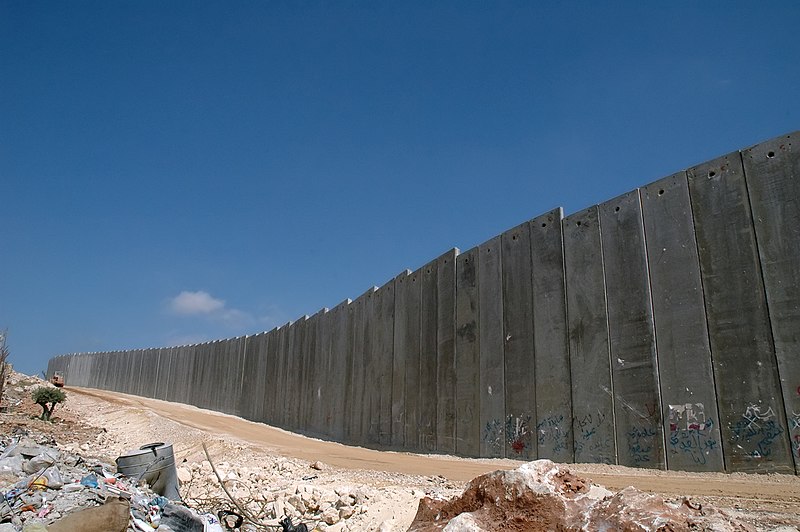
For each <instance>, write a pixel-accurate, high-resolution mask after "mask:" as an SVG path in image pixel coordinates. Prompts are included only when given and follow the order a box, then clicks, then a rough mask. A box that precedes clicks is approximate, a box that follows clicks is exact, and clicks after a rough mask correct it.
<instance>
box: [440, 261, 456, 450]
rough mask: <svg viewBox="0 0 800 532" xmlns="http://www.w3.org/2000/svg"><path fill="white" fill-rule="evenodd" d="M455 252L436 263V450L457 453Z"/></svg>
mask: <svg viewBox="0 0 800 532" xmlns="http://www.w3.org/2000/svg"><path fill="white" fill-rule="evenodd" d="M457 255H458V250H457V249H452V250H450V251H448V252H447V253H445V254H444V255H442V256H441V257H439V259H438V261H437V262H436V290H437V292H438V295H439V298H438V302H437V307H436V309H437V315H438V318H437V324H438V325H437V331H436V339H437V348H436V372H437V375H436V383H437V388H438V394H437V396H436V400H437V408H436V449H437V450H438V451H440V452H443V453H447V454H455V452H456V343H455V342H456V257H457Z"/></svg>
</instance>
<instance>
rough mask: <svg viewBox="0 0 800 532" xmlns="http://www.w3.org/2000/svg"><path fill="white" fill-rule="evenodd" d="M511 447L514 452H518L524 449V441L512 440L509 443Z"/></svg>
mask: <svg viewBox="0 0 800 532" xmlns="http://www.w3.org/2000/svg"><path fill="white" fill-rule="evenodd" d="M511 448H512V449H514V452H515V453H517V454H520V453H521V452H522V451H524V450H525V443H524V442H523V441H522V440H514V441H513V442H512V443H511Z"/></svg>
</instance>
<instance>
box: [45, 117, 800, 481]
mask: <svg viewBox="0 0 800 532" xmlns="http://www.w3.org/2000/svg"><path fill="white" fill-rule="evenodd" d="M799 151H800V134H797V133H794V134H791V135H785V136H782V137H779V138H776V139H773V140H770V141H768V142H765V143H762V144H759V145H758V146H755V147H752V148H749V149H746V150H743V151H741V152H738V151H737V152H734V153H731V154H729V155H726V156H724V157H720V158H718V159H715V160H713V161H710V162H708V163H705V164H701V165H698V166H695V167H693V168H690V169H688V170H686V171H683V172H679V173H676V174H674V175H671V176H668V177H665V178H663V179H660V180H658V181H655V182H654V183H651V184H650V185H647V186H645V187H642V188H640V189H637V190H634V191H632V192H629V193H627V194H624V195H622V196H620V197H618V198H615V199H612V200H610V201H608V202H605V203H603V204H601V205H595V206H592V207H590V208H588V209H585V210H583V211H580V212H577V213H574V214H572V215H570V216H568V217H566V218H564V216H563V213H562V211H561V209H555V210H553V211H550V212H547V213H544V214H542V215H540V216H538V217H536V218H533V219H532V220H530V221H528V222H525V223H523V224H520V225H518V226H517V227H514V228H512V229H509V230H508V231H506V232H504V233H503V234H501V235H498V236H497V237H495V238H493V239H491V240H489V241H487V242H485V243H483V244H481V245H479V246H477V247H475V248H474V249H470V250H468V251H466V252H464V253H459V252H458V250H455V249H454V250H451V251H449V252H447V253H445V254H444V255H442V256H441V257H439V258H437V259H435V260H433V261H431V262H430V263H428V264H426V265H424V266H422V267H421V268H419V269H418V270H416V271H414V272H411V271H404V272H402V273H401V274H400V275H398V276H397V277H395V278H394V279H392V280H390V281H389V282H388V283H386V284H385V285H384V286H382V287H380V288H377V287H373V288H371V289H369V290H367V291H366V292H365V293H364V294H362V295H361V296H360V297H358V298H357V299H355V300H354V301H350V300H347V301H344V302H342V303H340V304H339V305H337V306H336V307H334V308H333V309H331V310H328V309H323V310H321V311H320V312H318V313H316V314H314V315H313V316H303V317H302V318H300V319H298V320H297V321H295V322H292V323H287V324H286V325H284V326H282V327H279V328H276V329H274V330H272V331H269V332H265V333H260V334H256V335H253V336H246V337H240V338H232V339H228V340H218V341H214V342H209V343H205V344H199V345H189V346H179V347H164V348H157V349H138V350H131V351H119V352H111V353H90V354H85V353H84V354H73V355H65V356H59V357H55V358H53V359H51V361H50V364H49V367H48V373H49V374H52V372H53V371H55V370H62V371H64V372H65V373H66V382H67V386H88V387H93V388H100V389H108V390H117V391H121V392H126V393H131V394H138V395H143V396H148V397H155V398H159V399H165V400H169V401H180V402H185V403H190V404H194V405H197V406H200V407H205V408H211V409H215V410H219V411H222V412H226V413H230V414H235V415H239V416H242V417H245V418H247V419H251V420H255V421H263V422H265V423H270V424H273V425H277V426H280V427H284V428H286V429H289V430H294V431H298V432H303V433H307V434H311V435H315V436H320V437H323V438H329V439H333V440H337V441H341V442H344V443H352V444H357V445H364V446H368V447H374V448H380V449H396V450H408V451H421V452H432V453H455V454H460V455H464V456H487V457H510V458H518V459H525V460H528V459H535V458H550V459H553V460H557V461H561V462H572V461H577V462H606V463H617V464H623V465H630V466H638V467H649V468H659V469H664V468H667V469H680V470H689V471H757V472H784V473H790V472H797V471H798V469H797V468H798V465H799V464H800V414H798V413H797V412H800V273H798V272H800V268H798V266H797V265H798V264H800V229H798V227H800V154H798V152H799Z"/></svg>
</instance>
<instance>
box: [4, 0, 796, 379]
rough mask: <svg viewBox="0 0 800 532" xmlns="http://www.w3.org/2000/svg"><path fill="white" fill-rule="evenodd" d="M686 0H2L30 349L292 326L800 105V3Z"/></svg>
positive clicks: (7, 169) (784, 117)
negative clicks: (604, 1)
mask: <svg viewBox="0 0 800 532" xmlns="http://www.w3.org/2000/svg"><path fill="white" fill-rule="evenodd" d="M586 4H587V5H594V4H595V3H589V2H587V3H586ZM598 4H599V3H598ZM661 4H662V5H665V6H666V5H668V6H669V7H649V6H654V5H656V3H655V2H628V3H624V2H615V3H614V4H613V5H611V6H604V7H591V8H587V7H585V6H584V5H583V4H582V3H566V2H565V3H546V4H545V3H535V2H519V3H517V2H469V1H467V2H432V3H431V2H419V3H417V2H394V3H375V2H311V1H310V2H266V1H263V2H262V1H259V2H221V1H220V2H209V1H200V2H196V1H184V2H181V1H170V2H156V1H136V2H125V1H114V2H107V1H97V2H89V1H76V2H32V1H23V0H20V1H13V2H12V1H7V0H0V201H2V203H0V206H1V207H2V208H0V330H3V329H6V328H7V329H8V343H9V347H10V349H11V361H12V362H13V363H14V365H15V367H16V368H17V369H19V370H21V371H25V372H28V373H37V372H39V371H40V370H42V369H44V368H45V367H46V364H47V360H48V359H49V358H50V357H51V356H54V355H58V354H64V353H70V352H82V351H102V350H112V349H128V348H140V347H157V346H164V345H176V344H181V343H192V342H196V341H202V340H208V339H215V338H225V337H231V336H237V335H241V334H250V333H255V332H258V331H263V330H269V329H271V328H273V327H275V326H276V325H280V324H282V323H285V322H287V321H289V320H294V319H297V318H298V317H299V316H301V315H303V314H313V313H314V312H316V311H317V310H319V309H320V308H322V307H333V306H335V305H336V304H337V303H339V302H340V301H342V300H343V299H345V298H348V297H350V298H355V297H356V296H358V295H360V294H361V293H363V292H364V291H365V290H366V289H367V288H369V287H370V286H372V285H381V284H383V283H384V282H386V281H387V280H389V279H390V278H392V277H393V276H395V275H397V274H398V273H400V272H401V271H402V270H404V269H405V268H411V269H414V268H417V267H419V266H421V265H422V264H424V263H425V262H427V261H428V260H430V259H432V258H434V257H436V256H438V255H439V254H441V253H442V252H444V251H446V250H448V249H449V248H452V247H459V248H460V249H462V250H466V249H468V248H470V247H472V246H474V245H476V244H479V243H481V242H483V241H485V240H487V239H489V238H491V237H493V236H495V235H497V234H499V233H500V232H502V231H504V230H505V229H508V228H510V227H512V226H514V225H516V224H518V223H520V222H522V221H525V220H527V219H529V218H532V217H534V216H536V215H538V214H541V213H543V212H545V211H547V210H549V209H551V208H553V207H556V206H563V207H564V209H565V211H566V212H567V213H571V212H574V211H577V210H579V209H582V208H584V207H587V206H589V205H592V204H594V203H598V202H601V201H604V200H607V199H610V198H612V197H614V196H616V195H619V194H621V193H624V192H627V191H629V190H631V189H633V188H635V187H637V186H641V185H644V184H646V183H648V182H651V181H654V180H656V179H658V178H660V177H662V176H665V175H668V174H671V173H673V172H675V171H678V170H681V169H684V168H686V167H688V166H690V165H693V164H696V163H700V162H703V161H706V160H708V159H711V158H712V157H715V156H718V155H721V154H724V153H727V152H729V151H733V150H735V149H738V148H743V147H745V146H748V145H752V144H755V143H757V142H760V141H762V140H766V139H768V138H771V137H774V136H777V135H779V134H783V133H787V132H789V131H792V130H795V129H798V128H800V106H798V105H797V96H798V94H800V39H798V38H797V35H798V28H800V4H798V3H797V2H784V3H781V2H740V3H734V2H724V3H723V2H719V3H716V2H680V1H678V2H670V3H661Z"/></svg>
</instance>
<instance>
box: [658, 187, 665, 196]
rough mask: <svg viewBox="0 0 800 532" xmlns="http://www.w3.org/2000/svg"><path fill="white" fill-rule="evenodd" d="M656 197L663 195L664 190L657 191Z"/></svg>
mask: <svg viewBox="0 0 800 532" xmlns="http://www.w3.org/2000/svg"><path fill="white" fill-rule="evenodd" d="M658 195H659V196H663V195H664V189H663V188H662V189H661V190H659V191H658Z"/></svg>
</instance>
